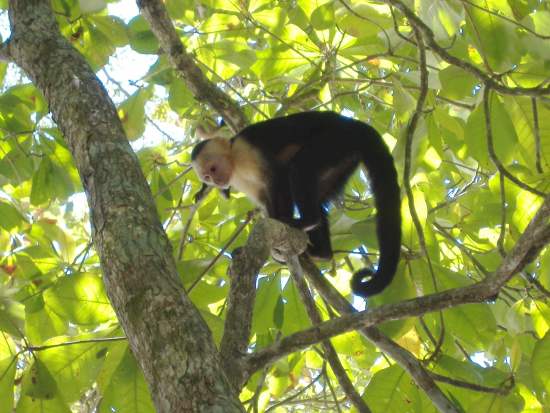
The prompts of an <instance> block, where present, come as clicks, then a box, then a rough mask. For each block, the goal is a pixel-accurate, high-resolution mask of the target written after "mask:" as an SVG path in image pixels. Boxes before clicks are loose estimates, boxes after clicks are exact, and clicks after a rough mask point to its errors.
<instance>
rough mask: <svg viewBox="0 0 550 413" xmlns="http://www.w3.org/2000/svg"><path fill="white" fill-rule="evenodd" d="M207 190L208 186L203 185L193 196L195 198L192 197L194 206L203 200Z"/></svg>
mask: <svg viewBox="0 0 550 413" xmlns="http://www.w3.org/2000/svg"><path fill="white" fill-rule="evenodd" d="M207 189H208V185H206V184H204V183H203V184H202V186H201V189H199V192H197V193H196V194H195V197H194V201H195V204H198V203H199V202H200V201H201V200H202V199H203V198H204V196H205V195H206V191H207Z"/></svg>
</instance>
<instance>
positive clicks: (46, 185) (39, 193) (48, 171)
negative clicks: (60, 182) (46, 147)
mask: <svg viewBox="0 0 550 413" xmlns="http://www.w3.org/2000/svg"><path fill="white" fill-rule="evenodd" d="M53 185H54V183H53V167H52V163H51V161H50V158H48V157H47V156H45V157H43V158H42V160H41V161H40V165H39V167H38V170H37V171H36V173H35V174H34V176H33V178H32V192H31V203H32V204H33V205H40V204H43V203H45V202H48V201H49V200H50V199H51V196H52V193H53V190H54V188H53Z"/></svg>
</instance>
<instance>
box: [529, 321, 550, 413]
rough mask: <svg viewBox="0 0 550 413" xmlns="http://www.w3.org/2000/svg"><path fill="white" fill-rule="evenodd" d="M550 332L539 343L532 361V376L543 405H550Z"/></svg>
mask: <svg viewBox="0 0 550 413" xmlns="http://www.w3.org/2000/svg"><path fill="white" fill-rule="evenodd" d="M548 365H550V332H548V333H546V335H545V336H544V337H543V338H542V339H541V340H539V341H538V342H537V344H536V346H535V350H534V351H533V358H532V359H531V374H532V375H533V379H534V380H535V385H536V390H537V394H538V398H539V400H540V401H541V402H542V403H545V404H548V403H550V396H549V394H550V370H549V369H548Z"/></svg>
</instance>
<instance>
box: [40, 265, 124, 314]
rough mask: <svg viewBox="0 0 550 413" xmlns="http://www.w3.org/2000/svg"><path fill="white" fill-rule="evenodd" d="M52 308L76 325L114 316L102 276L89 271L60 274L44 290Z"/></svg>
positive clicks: (46, 299) (47, 302) (48, 304)
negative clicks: (57, 278)
mask: <svg viewBox="0 0 550 413" xmlns="http://www.w3.org/2000/svg"><path fill="white" fill-rule="evenodd" d="M44 301H45V303H46V305H47V306H48V307H50V309H51V310H52V311H55V312H56V313H58V314H59V315H60V316H61V317H63V318H65V319H67V320H70V321H71V323H74V324H79V325H95V324H99V323H103V322H106V321H109V320H114V319H115V314H114V312H113V309H112V308H111V305H110V304H109V299H108V298H107V295H106V294H105V290H104V287H103V280H102V279H101V278H100V277H99V276H96V275H92V274H78V275H73V276H69V277H61V278H60V279H59V281H58V282H56V283H55V285H54V286H53V287H51V288H49V289H48V290H47V291H46V292H45V293H44Z"/></svg>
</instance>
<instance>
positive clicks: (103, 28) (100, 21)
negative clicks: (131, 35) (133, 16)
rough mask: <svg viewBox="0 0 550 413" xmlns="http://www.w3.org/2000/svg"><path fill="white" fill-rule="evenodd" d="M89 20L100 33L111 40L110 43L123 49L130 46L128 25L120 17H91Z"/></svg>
mask: <svg viewBox="0 0 550 413" xmlns="http://www.w3.org/2000/svg"><path fill="white" fill-rule="evenodd" d="M88 20H89V21H90V22H91V23H93V24H94V25H95V26H96V28H97V30H98V32H100V33H102V34H103V36H105V38H108V39H109V43H110V44H112V45H113V46H116V47H122V46H125V45H127V44H128V33H127V32H126V25H125V24H124V21H123V20H122V19H121V18H120V17H116V16H93V17H92V16H90V17H88Z"/></svg>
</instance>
